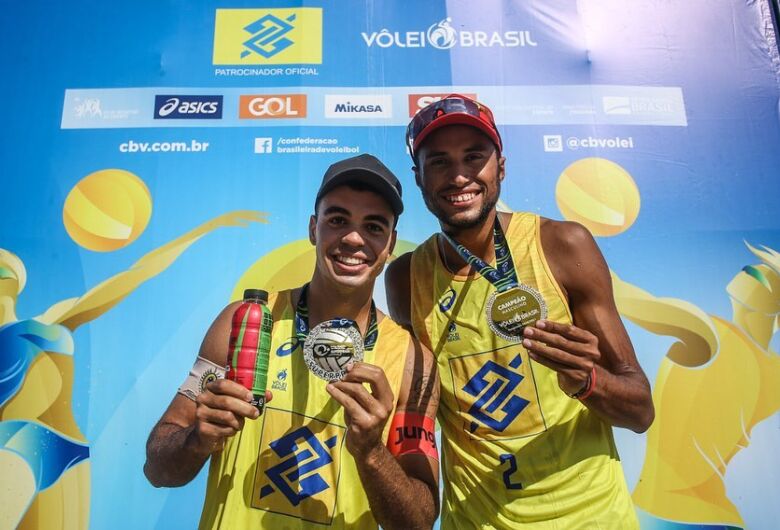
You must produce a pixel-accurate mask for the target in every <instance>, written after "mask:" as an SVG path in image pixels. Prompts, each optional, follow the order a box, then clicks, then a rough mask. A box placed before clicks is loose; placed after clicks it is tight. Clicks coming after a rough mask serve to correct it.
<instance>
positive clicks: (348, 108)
mask: <svg viewBox="0 0 780 530" xmlns="http://www.w3.org/2000/svg"><path fill="white" fill-rule="evenodd" d="M325 117H326V118H368V119H370V118H392V117H393V97H392V96H389V95H364V94H350V95H327V96H325Z"/></svg>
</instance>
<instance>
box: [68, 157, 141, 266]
mask: <svg viewBox="0 0 780 530" xmlns="http://www.w3.org/2000/svg"><path fill="white" fill-rule="evenodd" d="M151 215H152V197H151V195H150V194H149V190H148V188H147V187H146V184H144V182H143V181H142V180H141V179H140V178H138V177H137V176H135V175H134V174H132V173H130V172H129V171H124V170H122V169H102V170H100V171H96V172H94V173H91V174H89V175H87V176H86V177H84V178H83V179H81V180H80V181H79V182H78V184H76V185H75V186H74V187H73V189H71V190H70V193H68V196H67V198H66V199H65V206H64V207H63V210H62V221H63V223H64V224H65V230H67V232H68V235H70V237H71V239H73V241H75V242H76V243H77V244H79V245H81V246H82V247H84V248H86V249H89V250H95V251H98V252H109V251H112V250H117V249H120V248H123V247H126V246H127V245H129V244H130V243H132V242H133V241H135V240H136V239H138V237H139V236H140V235H141V234H142V233H143V231H144V230H145V229H146V225H147V224H149V218H150V217H151Z"/></svg>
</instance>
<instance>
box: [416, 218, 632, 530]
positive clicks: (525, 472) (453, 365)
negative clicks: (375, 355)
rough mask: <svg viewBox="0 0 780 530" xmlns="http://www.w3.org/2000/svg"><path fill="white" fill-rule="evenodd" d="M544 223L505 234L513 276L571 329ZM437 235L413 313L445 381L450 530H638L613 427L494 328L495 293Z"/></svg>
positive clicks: (422, 268)
mask: <svg viewBox="0 0 780 530" xmlns="http://www.w3.org/2000/svg"><path fill="white" fill-rule="evenodd" d="M539 226H540V218H539V217H538V216H537V215H534V214H530V213H515V214H513V216H512V218H511V221H510V223H509V226H508V227H507V230H506V231H505V236H506V240H507V244H508V246H509V249H510V251H511V255H512V259H513V261H514V265H515V270H516V272H517V277H518V280H519V282H520V283H522V284H524V285H527V286H531V287H533V288H535V289H536V290H537V291H539V293H540V294H541V295H542V297H543V298H544V301H545V302H546V307H547V319H548V320H553V321H557V322H565V323H571V322H572V317H571V312H570V310H569V307H568V305H567V303H566V299H565V298H564V296H563V293H562V291H561V289H560V287H559V285H558V283H557V282H556V281H555V278H554V277H553V275H552V273H551V271H550V267H549V265H548V264H547V261H546V259H545V257H544V253H543V251H542V246H541V242H540V232H539ZM437 239H438V236H436V235H434V236H432V237H431V238H429V239H428V240H427V241H426V242H425V243H423V244H422V245H420V247H418V248H417V249H416V250H415V251H414V253H413V255H412V260H411V289H412V293H411V314H412V324H413V327H414V333H415V335H416V336H417V337H418V338H419V339H420V340H421V342H423V343H424V344H425V345H426V346H428V347H429V348H430V349H431V351H432V352H433V354H434V356H435V357H436V358H437V363H438V368H439V375H440V378H441V387H442V388H441V401H440V404H439V415H438V418H439V423H440V424H441V428H442V446H441V452H442V468H443V469H442V471H443V483H444V498H443V501H442V519H441V526H442V528H443V529H448V528H458V529H467V528H516V527H518V525H523V527H526V526H527V527H529V528H537V529H566V530H569V529H574V528H599V529H606V528H610V529H613V528H614V529H620V530H625V529H630V528H638V523H637V519H636V514H635V511H634V507H633V505H632V503H631V498H630V496H629V493H628V488H627V486H626V483H625V478H624V477H623V470H622V467H621V465H620V461H619V458H618V454H617V449H616V448H615V443H614V440H613V437H612V428H611V426H610V425H608V424H607V423H605V422H604V421H602V420H601V419H600V418H599V417H598V416H597V415H596V414H595V413H593V412H591V411H590V410H588V408H587V407H585V406H584V405H583V404H582V403H580V402H579V401H578V400H576V399H572V398H570V397H569V396H567V395H566V394H564V393H563V391H562V390H561V389H560V388H559V386H558V380H557V375H556V373H555V372H554V371H553V370H551V369H549V368H547V367H545V366H543V365H541V364H538V363H535V362H533V361H531V359H530V358H529V357H528V352H527V351H526V350H525V348H523V346H522V344H521V343H519V342H509V341H506V340H504V339H502V338H500V337H498V336H496V335H495V334H494V333H493V332H492V331H491V330H490V327H489V326H488V323H487V321H486V316H485V310H486V304H487V302H488V298H489V296H490V295H491V293H492V292H493V291H494V290H495V288H494V287H493V285H492V284H491V283H490V282H489V281H488V280H486V279H485V278H483V277H482V276H480V275H479V274H470V275H468V276H457V275H453V274H451V273H450V272H449V271H448V270H447V268H446V267H445V266H444V265H443V263H442V261H441V257H440V254H439V250H438V243H437ZM443 244H448V243H446V242H443Z"/></svg>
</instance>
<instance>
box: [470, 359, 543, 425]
mask: <svg viewBox="0 0 780 530" xmlns="http://www.w3.org/2000/svg"><path fill="white" fill-rule="evenodd" d="M522 362H523V360H522V358H521V357H520V355H517V356H516V357H515V358H514V359H513V360H512V361H511V362H510V363H509V366H501V365H500V364H498V363H496V362H494V361H488V362H487V363H485V364H484V365H483V366H482V368H481V369H480V370H479V372H477V374H476V375H474V377H472V378H471V380H470V381H469V382H468V383H466V386H465V387H464V388H463V390H464V391H465V392H466V393H467V394H469V395H471V396H473V397H474V398H476V401H475V402H474V403H473V404H472V406H471V407H470V408H469V415H470V416H471V417H472V422H471V425H470V426H469V431H470V432H472V433H473V432H474V431H476V430H477V429H478V428H479V427H480V426H483V427H487V428H489V429H492V430H494V431H496V432H503V431H504V429H506V428H507V427H508V426H509V424H510V423H512V422H513V421H514V419H515V418H516V417H517V416H518V415H519V414H520V413H521V412H523V409H525V408H526V406H528V403H529V402H528V400H527V399H523V398H522V397H520V396H518V395H515V389H516V388H517V386H518V385H519V384H520V383H521V381H522V380H523V379H524V377H523V376H522V375H520V373H519V372H517V371H516V370H517V369H518V368H519V367H520V365H521V364H522Z"/></svg>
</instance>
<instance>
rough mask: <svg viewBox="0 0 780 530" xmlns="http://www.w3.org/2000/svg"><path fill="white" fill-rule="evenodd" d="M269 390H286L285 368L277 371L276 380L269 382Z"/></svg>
mask: <svg viewBox="0 0 780 530" xmlns="http://www.w3.org/2000/svg"><path fill="white" fill-rule="evenodd" d="M271 390H280V391H282V392H284V391H287V368H282V369H281V370H279V371H278V372H277V374H276V380H275V381H273V382H272V383H271Z"/></svg>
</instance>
